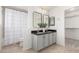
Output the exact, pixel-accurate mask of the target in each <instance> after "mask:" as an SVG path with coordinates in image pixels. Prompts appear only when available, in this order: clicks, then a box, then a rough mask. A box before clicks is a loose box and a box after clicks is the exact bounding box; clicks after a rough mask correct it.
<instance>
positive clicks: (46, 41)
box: [43, 34, 48, 47]
mask: <svg viewBox="0 0 79 59" xmlns="http://www.w3.org/2000/svg"><path fill="white" fill-rule="evenodd" d="M43 38H44V43H43V44H44V47H47V46H48V34H45V35H44V37H43Z"/></svg>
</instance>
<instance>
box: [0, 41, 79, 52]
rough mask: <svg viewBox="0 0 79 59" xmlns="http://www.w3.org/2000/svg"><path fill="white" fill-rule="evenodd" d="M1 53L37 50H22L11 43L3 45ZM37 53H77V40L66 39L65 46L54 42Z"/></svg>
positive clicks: (78, 47)
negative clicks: (6, 45) (10, 44)
mask: <svg viewBox="0 0 79 59" xmlns="http://www.w3.org/2000/svg"><path fill="white" fill-rule="evenodd" d="M1 53H37V52H36V51H34V50H32V49H29V50H26V51H23V50H22V47H19V46H18V45H12V46H8V47H4V48H3V49H2V51H1ZM39 53H79V41H77V40H72V39H66V47H62V46H60V45H56V44H54V45H52V46H50V47H48V48H45V49H43V50H41V51H40V52H39Z"/></svg>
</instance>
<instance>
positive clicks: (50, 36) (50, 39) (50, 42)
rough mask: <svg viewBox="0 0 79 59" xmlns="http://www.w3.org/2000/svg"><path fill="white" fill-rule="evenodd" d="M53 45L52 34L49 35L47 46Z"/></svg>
mask: <svg viewBox="0 0 79 59" xmlns="http://www.w3.org/2000/svg"><path fill="white" fill-rule="evenodd" d="M52 43H53V33H50V34H49V45H51V44H52Z"/></svg>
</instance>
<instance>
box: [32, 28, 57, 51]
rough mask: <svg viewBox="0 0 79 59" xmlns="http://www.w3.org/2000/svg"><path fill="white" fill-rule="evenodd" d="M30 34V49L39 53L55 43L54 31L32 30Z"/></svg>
mask: <svg viewBox="0 0 79 59" xmlns="http://www.w3.org/2000/svg"><path fill="white" fill-rule="evenodd" d="M31 33H32V49H34V50H35V51H39V50H41V49H44V48H46V47H48V46H50V45H52V44H54V43H56V36H57V35H56V30H51V29H47V30H45V32H43V30H33V31H31Z"/></svg>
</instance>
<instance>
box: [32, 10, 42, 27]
mask: <svg viewBox="0 0 79 59" xmlns="http://www.w3.org/2000/svg"><path fill="white" fill-rule="evenodd" d="M34 13H36V14H39V15H40V20H41V23H42V14H41V13H39V12H35V11H34V12H33V28H37V27H35V25H34V22H35V19H34Z"/></svg>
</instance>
